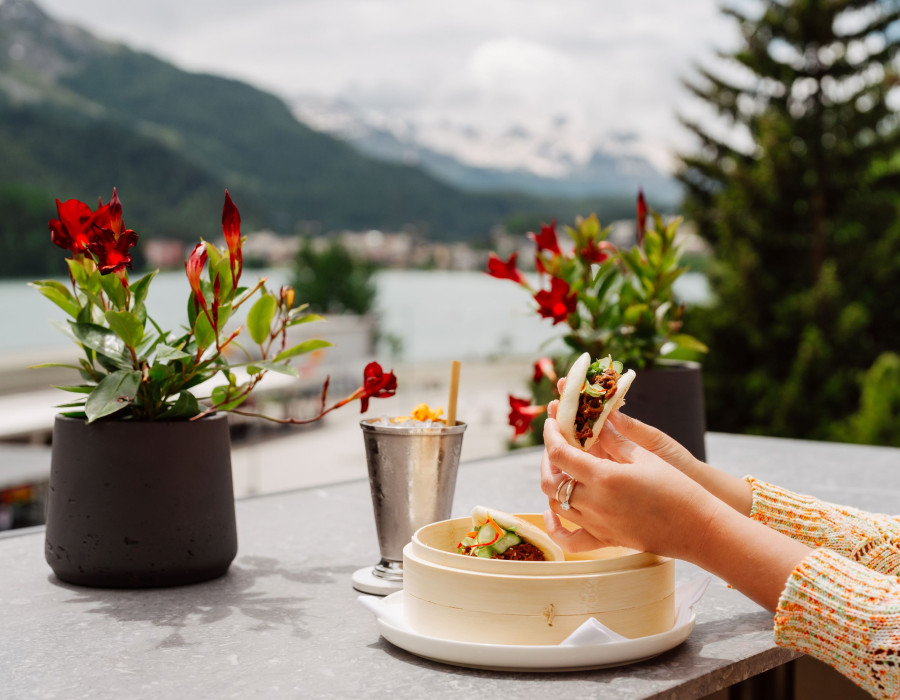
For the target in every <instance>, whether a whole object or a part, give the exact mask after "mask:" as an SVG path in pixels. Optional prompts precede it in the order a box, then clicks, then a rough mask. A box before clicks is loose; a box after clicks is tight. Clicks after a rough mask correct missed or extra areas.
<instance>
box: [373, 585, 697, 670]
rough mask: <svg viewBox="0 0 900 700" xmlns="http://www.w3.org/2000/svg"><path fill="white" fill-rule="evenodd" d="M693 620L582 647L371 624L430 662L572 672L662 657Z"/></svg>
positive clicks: (394, 601)
mask: <svg viewBox="0 0 900 700" xmlns="http://www.w3.org/2000/svg"><path fill="white" fill-rule="evenodd" d="M384 602H385V603H386V604H389V605H392V606H397V607H398V608H399V606H401V605H402V603H403V591H398V592H397V593H392V594H391V595H389V596H388V597H387V598H385V599H384ZM694 618H695V615H694V614H693V613H691V617H690V619H689V620H688V621H687V622H685V623H684V624H682V625H679V626H678V627H673V628H672V629H670V630H669V631H668V632H662V633H661V634H654V635H650V636H649V637H639V638H638V639H629V640H626V641H624V642H608V643H606V644H591V645H585V646H559V645H552V646H550V645H541V646H536V645H535V646H532V645H517V644H476V643H474V642H457V641H452V640H449V639H439V638H437V637H426V636H425V635H422V634H417V633H416V632H413V631H412V630H409V629H404V628H401V627H396V626H394V625H392V624H390V623H388V622H386V621H384V620H382V619H378V620H377V624H378V630H379V631H380V632H381V635H382V636H383V637H384V638H385V639H386V640H388V641H389V642H390V643H391V644H393V645H395V646H398V647H400V648H401V649H405V650H406V651H408V652H410V653H412V654H415V655H416V656H421V657H422V658H424V659H430V660H431V661H440V662H442V663H445V664H452V665H454V666H466V667H468V668H480V669H488V670H491V671H577V670H589V669H596V668H607V667H609V666H622V665H624V664H631V663H635V662H637V661H644V660H645V659H649V658H652V657H654V656H656V655H658V654H662V653H663V652H664V651H668V650H669V649H673V648H674V647H676V646H678V645H679V644H681V643H682V642H683V641H684V640H685V639H687V638H688V637H689V636H690V634H691V631H692V630H693V629H694Z"/></svg>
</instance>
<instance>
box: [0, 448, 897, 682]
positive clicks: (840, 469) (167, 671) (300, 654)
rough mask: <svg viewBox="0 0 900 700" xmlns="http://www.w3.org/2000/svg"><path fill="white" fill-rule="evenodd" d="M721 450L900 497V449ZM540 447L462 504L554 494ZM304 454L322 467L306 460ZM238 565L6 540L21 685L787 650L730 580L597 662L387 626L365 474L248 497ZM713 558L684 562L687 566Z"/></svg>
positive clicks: (890, 499) (406, 673)
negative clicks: (72, 568)
mask: <svg viewBox="0 0 900 700" xmlns="http://www.w3.org/2000/svg"><path fill="white" fill-rule="evenodd" d="M707 444H708V453H709V458H710V461H711V463H713V464H715V465H717V466H719V467H720V468H722V469H725V470H727V471H729V472H731V473H733V474H736V475H743V474H746V473H752V474H754V475H755V476H757V477H759V478H761V479H766V480H770V481H774V482H776V483H779V484H781V485H783V486H785V487H787V488H791V489H794V490H797V491H801V492H804V493H811V494H813V495H815V496H819V497H821V498H824V499H826V500H830V501H833V502H839V503H845V504H849V505H853V506H857V507H860V508H864V509H867V510H873V511H880V512H897V511H898V510H900V508H898V504H900V498H898V496H900V450H898V449H890V448H876V447H859V446H850V445H841V444H825V443H814V442H802V441H794V440H777V439H771V438H757V437H742V436H734V435H720V434H711V435H709V436H708V438H707ZM539 462H540V453H539V451H536V450H524V451H519V452H515V453H511V454H509V455H506V456H503V457H500V458H495V459H488V460H480V461H476V462H470V463H466V464H463V465H462V466H461V467H460V472H459V479H458V485H457V492H456V500H455V505H454V512H455V513H454V514H455V515H465V514H467V513H468V511H469V510H470V509H471V507H472V506H473V505H475V504H477V503H489V504H494V505H496V506H497V507H500V508H505V509H508V510H514V511H520V512H526V511H539V510H543V509H544V507H545V501H544V498H543V495H542V494H541V492H540V489H539V485H538V484H539V475H538V472H539ZM297 468H298V469H315V468H316V465H314V464H307V465H304V464H298V466H297ZM237 516H238V529H239V539H240V545H239V546H240V550H239V552H238V556H237V559H236V560H235V562H234V564H233V566H232V568H231V570H230V572H229V573H228V574H227V575H226V576H225V577H223V578H221V579H218V580H216V581H212V582H208V583H204V584H199V585H195V586H187V587H181V588H170V589H156V590H143V591H118V590H103V589H90V588H78V587H74V586H69V585H66V584H63V583H61V582H59V581H57V580H56V578H55V577H54V575H53V574H52V572H51V571H50V569H49V567H48V566H47V565H46V563H45V562H44V559H43V536H42V534H41V533H40V532H30V533H28V534H24V535H22V536H18V537H8V538H4V539H0V636H2V641H0V679H2V680H0V696H2V697H4V698H16V699H18V698H32V697H34V698H67V699H68V698H83V697H84V698H86V697H90V698H125V697H127V698H170V697H190V698H229V697H238V698H244V697H261V698H268V697H315V698H355V697H379V696H380V697H392V698H430V699H433V698H444V697H448V698H449V697H474V696H476V695H478V696H480V697H501V695H500V694H501V693H502V697H515V698H541V699H544V698H547V697H552V696H553V694H556V693H564V696H565V697H566V698H582V697H584V698H587V697H591V698H597V697H604V698H607V697H608V698H626V699H627V698H650V697H666V698H696V697H702V696H703V695H705V694H708V693H711V692H714V691H716V690H718V689H721V688H724V687H727V686H729V685H731V684H733V683H736V682H738V681H740V680H743V679H745V678H748V677H751V676H753V675H755V674H758V673H761V672H763V671H766V670H768V669H770V668H773V667H775V666H778V665H780V664H783V663H786V662H787V661H789V660H791V659H793V658H794V657H795V656H796V655H795V654H794V653H793V652H790V651H787V650H784V649H779V648H777V647H775V645H774V643H773V639H772V618H771V615H770V614H769V613H767V612H766V611H765V610H763V609H762V608H760V607H759V606H757V605H756V604H754V603H753V602H751V601H750V600H749V599H747V598H746V597H744V596H743V595H741V594H740V593H738V592H737V591H735V590H732V589H729V588H728V587H727V586H726V585H725V584H724V583H723V582H721V581H720V580H718V579H714V580H713V583H712V585H711V586H710V588H709V590H708V591H707V593H706V595H705V596H704V598H703V600H702V601H701V602H700V603H699V605H698V607H697V623H696V627H695V628H694V631H693V633H692V634H691V636H690V638H689V639H688V640H687V641H686V642H684V643H683V644H681V645H680V646H678V647H676V648H675V649H673V650H671V651H669V652H666V653H664V654H662V655H660V656H658V657H656V658H654V659H651V660H649V661H644V662H641V663H637V664H632V665H629V666H621V667H617V668H610V669H604V670H597V671H578V672H564V673H543V674H541V673H509V672H493V671H478V670H471V669H465V668H458V667H454V666H449V665H444V664H440V663H435V662H432V661H426V660H424V659H421V658H419V657H416V656H414V655H412V654H409V653H407V652H405V651H403V650H401V649H398V648H396V647H394V646H392V645H391V644H389V643H388V642H387V641H386V640H384V639H383V638H381V637H380V635H379V633H378V630H377V627H376V624H375V620H374V618H373V617H372V616H371V615H370V614H369V613H368V612H366V611H365V610H364V609H363V608H362V607H361V606H360V605H359V604H358V603H357V602H356V597H357V595H358V594H357V593H356V591H354V590H353V588H352V587H351V582H350V576H351V574H352V572H353V571H355V570H356V569H358V568H360V567H362V566H366V565H369V564H374V563H375V561H376V560H377V552H378V550H377V544H376V538H375V534H374V519H373V514H372V507H371V500H370V496H369V490H368V484H367V483H366V482H365V481H361V480H360V481H355V482H350V483H343V484H337V485H334V486H327V487H322V488H311V489H306V490H302V491H294V492H289V493H284V494H278V495H273V496H265V497H259V498H252V499H247V500H242V501H239V502H238V503H237ZM698 574H699V572H698V570H697V569H695V568H694V567H692V566H690V565H688V564H685V563H683V562H678V566H677V567H676V577H677V579H678V580H686V579H690V578H693V577H696V576H697V575H698Z"/></svg>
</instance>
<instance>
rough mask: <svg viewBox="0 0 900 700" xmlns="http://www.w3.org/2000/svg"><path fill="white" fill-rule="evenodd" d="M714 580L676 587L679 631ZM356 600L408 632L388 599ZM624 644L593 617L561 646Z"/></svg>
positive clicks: (398, 607)
mask: <svg viewBox="0 0 900 700" xmlns="http://www.w3.org/2000/svg"><path fill="white" fill-rule="evenodd" d="M711 580H712V577H711V576H702V577H700V578H698V579H694V580H692V581H686V582H685V583H682V584H680V585H678V586H676V587H675V624H674V625H673V627H679V626H681V625H683V624H684V623H686V622H687V621H688V620H689V619H690V618H691V612H692V610H693V609H694V605H696V604H697V601H699V600H700V598H702V597H703V594H704V593H706V588H707V586H709V582H710V581H711ZM357 600H358V601H359V603H360V605H362V606H363V607H364V608H366V609H367V610H368V611H369V612H371V613H372V614H373V615H375V617H376V618H378V619H379V620H382V621H383V622H386V623H387V624H389V625H391V626H392V627H396V628H398V629H401V630H407V631H408V630H409V627H408V625H407V624H406V620H404V619H403V605H402V604H398V603H397V602H394V601H391V602H387V599H386V598H382V597H381V596H376V595H361V596H359V597H357ZM623 641H628V637H623V636H622V635H621V634H618V633H617V632H613V631H612V630H611V629H610V628H609V627H607V626H606V625H604V624H603V623H602V622H599V621H598V620H597V619H595V618H593V617H592V618H590V619H588V620H587V621H585V622H584V623H583V624H582V625H581V626H580V627H579V628H578V629H577V630H575V631H574V632H572V634H570V635H569V636H568V637H566V638H565V639H564V640H563V641H561V642H560V646H587V645H594V644H610V643H614V642H623Z"/></svg>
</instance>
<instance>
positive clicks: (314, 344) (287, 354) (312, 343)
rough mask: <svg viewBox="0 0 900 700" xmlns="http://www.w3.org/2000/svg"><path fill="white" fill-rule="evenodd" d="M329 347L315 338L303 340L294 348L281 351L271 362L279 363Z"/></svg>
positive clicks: (330, 344) (329, 344) (326, 343)
mask: <svg viewBox="0 0 900 700" xmlns="http://www.w3.org/2000/svg"><path fill="white" fill-rule="evenodd" d="M331 346H332V343H329V342H328V341H327V340H318V339H317V338H313V339H311V340H304V341H303V342H302V343H300V344H299V345H295V346H294V347H292V348H288V349H287V350H282V351H281V352H280V353H278V354H277V355H276V356H275V357H274V358H273V360H272V361H273V362H281V361H282V360H287V359H288V358H291V357H296V356H297V355H304V354H306V353H308V352H312V351H313V350H320V349H322V348H330V347H331Z"/></svg>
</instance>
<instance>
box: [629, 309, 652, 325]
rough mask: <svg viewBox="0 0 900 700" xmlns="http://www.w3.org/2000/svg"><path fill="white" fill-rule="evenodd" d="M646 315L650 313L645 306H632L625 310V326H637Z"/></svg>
mask: <svg viewBox="0 0 900 700" xmlns="http://www.w3.org/2000/svg"><path fill="white" fill-rule="evenodd" d="M647 313H650V307H649V306H647V305H646V304H632V305H631V306H629V307H628V308H627V309H625V317H624V321H625V324H626V325H629V326H634V325H637V323H638V322H639V321H640V320H641V317H642V316H643V315H644V314H647Z"/></svg>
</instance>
